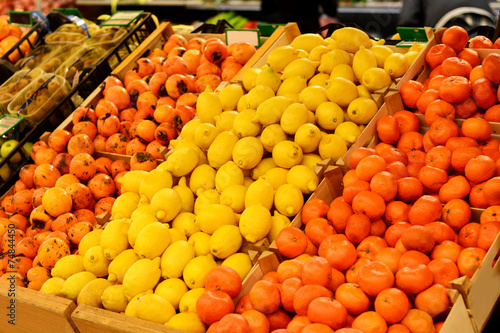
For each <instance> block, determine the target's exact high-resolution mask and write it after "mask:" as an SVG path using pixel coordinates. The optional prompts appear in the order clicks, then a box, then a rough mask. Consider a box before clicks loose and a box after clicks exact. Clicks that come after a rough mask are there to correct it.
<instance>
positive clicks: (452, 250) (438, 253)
mask: <svg viewBox="0 0 500 333" xmlns="http://www.w3.org/2000/svg"><path fill="white" fill-rule="evenodd" d="M460 251H462V246H460V245H459V244H458V243H457V242H455V241H451V240H445V241H443V242H441V243H440V244H437V245H436V246H434V249H433V250H432V252H431V255H430V257H431V259H432V260H434V259H448V260H451V261H452V262H454V263H455V262H457V260H458V256H459V255H460Z"/></svg>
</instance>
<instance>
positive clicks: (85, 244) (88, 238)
mask: <svg viewBox="0 0 500 333" xmlns="http://www.w3.org/2000/svg"><path fill="white" fill-rule="evenodd" d="M103 231H104V229H94V230H92V231H91V232H89V233H88V234H86V235H85V236H83V238H82V240H81V241H80V244H78V254H79V255H81V256H82V257H83V256H84V255H85V252H87V250H88V249H90V248H91V247H93V246H96V245H99V244H100V243H101V235H102V233H103ZM82 259H83V258H82Z"/></svg>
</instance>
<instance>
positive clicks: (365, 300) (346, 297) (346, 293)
mask: <svg viewBox="0 0 500 333" xmlns="http://www.w3.org/2000/svg"><path fill="white" fill-rule="evenodd" d="M335 299H336V300H337V301H339V302H340V303H342V304H343V305H344V306H345V308H346V309H347V312H348V313H349V314H351V315H353V316H357V315H359V314H361V313H363V312H365V311H367V310H368V308H369V307H370V304H371V300H370V297H369V296H368V295H366V293H365V292H364V291H363V290H362V289H361V287H360V286H359V285H358V284H357V283H343V284H341V285H340V286H339V287H338V288H337V290H336V291H335Z"/></svg>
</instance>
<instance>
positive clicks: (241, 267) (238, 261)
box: [221, 252, 253, 281]
mask: <svg viewBox="0 0 500 333" xmlns="http://www.w3.org/2000/svg"><path fill="white" fill-rule="evenodd" d="M221 266H228V267H231V268H232V269H234V270H235V271H236V272H237V273H238V274H239V275H240V277H241V280H242V281H243V280H244V279H245V277H246V276H247V274H248V272H250V270H251V269H252V266H253V265H252V261H251V260H250V257H249V256H248V254H246V253H239V252H238V253H235V254H233V255H231V256H229V257H227V258H226V259H225V260H224V261H223V262H222V264H221Z"/></svg>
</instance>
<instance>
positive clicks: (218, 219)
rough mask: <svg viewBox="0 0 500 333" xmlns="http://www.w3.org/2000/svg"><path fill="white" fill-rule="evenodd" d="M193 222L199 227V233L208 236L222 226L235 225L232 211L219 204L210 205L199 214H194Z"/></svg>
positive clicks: (234, 216) (235, 221)
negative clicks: (201, 232)
mask: <svg viewBox="0 0 500 333" xmlns="http://www.w3.org/2000/svg"><path fill="white" fill-rule="evenodd" d="M195 222H196V224H197V225H198V226H199V227H200V229H201V231H203V232H205V233H207V234H210V235H211V234H213V233H214V231H215V230H217V229H219V228H220V227H222V226H223V225H236V224H237V220H236V215H235V213H234V212H233V210H232V209H231V208H230V207H228V206H225V205H221V204H211V205H208V206H206V207H203V208H202V209H201V210H200V212H199V213H198V214H196V220H195Z"/></svg>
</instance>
